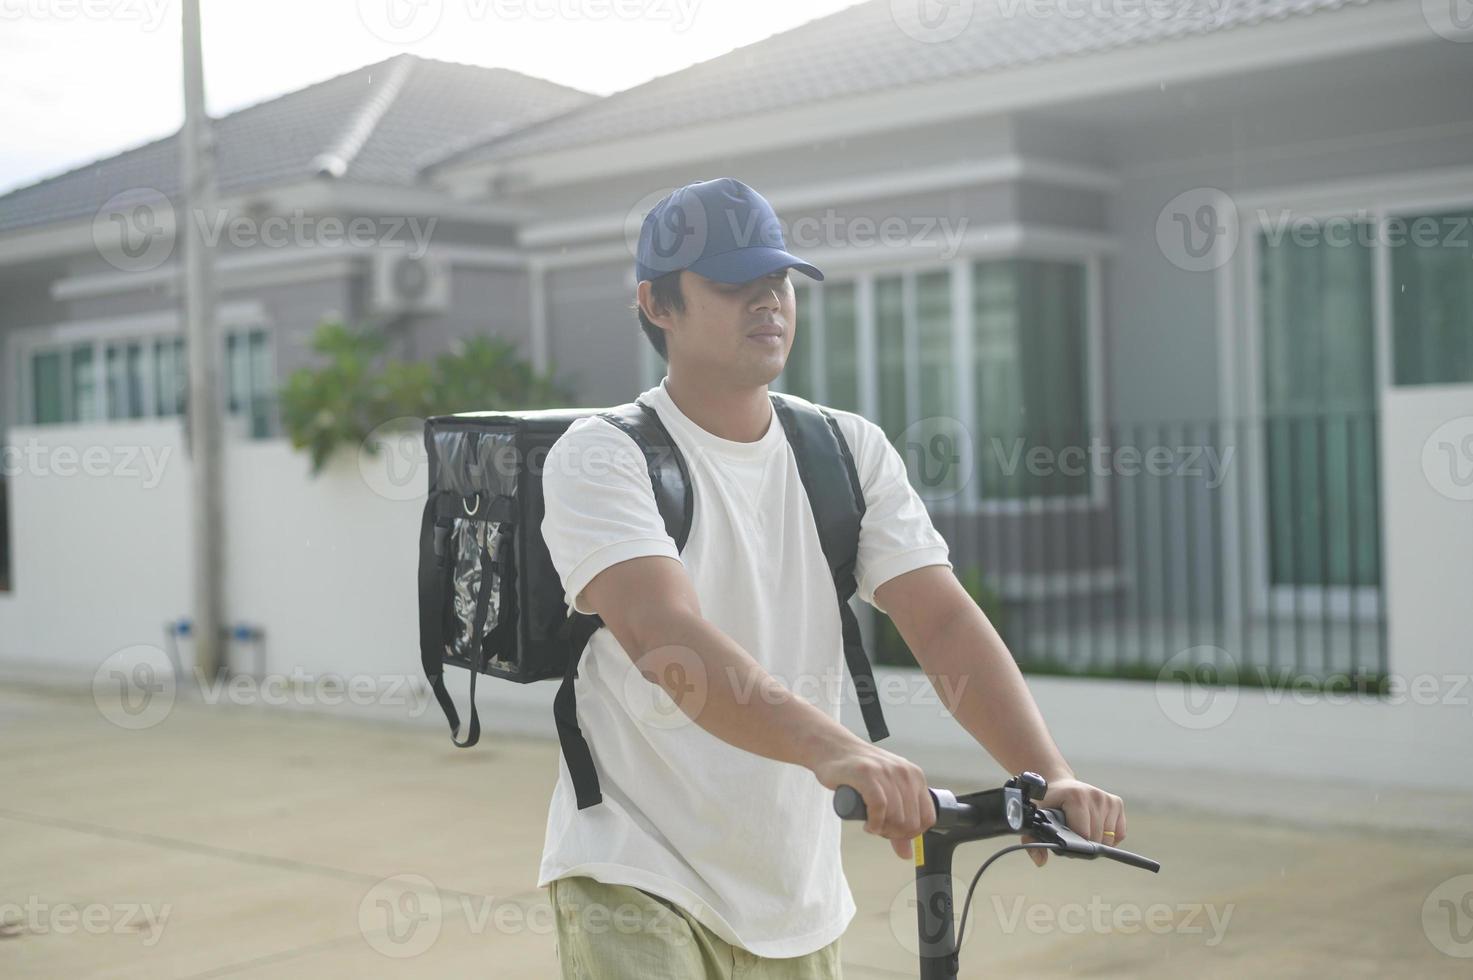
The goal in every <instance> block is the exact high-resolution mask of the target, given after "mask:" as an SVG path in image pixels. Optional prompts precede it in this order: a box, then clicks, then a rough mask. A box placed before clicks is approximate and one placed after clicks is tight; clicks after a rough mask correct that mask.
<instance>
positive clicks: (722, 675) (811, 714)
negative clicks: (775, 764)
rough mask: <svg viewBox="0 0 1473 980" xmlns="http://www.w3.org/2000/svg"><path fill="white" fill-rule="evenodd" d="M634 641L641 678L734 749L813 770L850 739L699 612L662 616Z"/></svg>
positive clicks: (839, 726)
mask: <svg viewBox="0 0 1473 980" xmlns="http://www.w3.org/2000/svg"><path fill="white" fill-rule="evenodd" d="M638 646H639V647H640V648H641V649H639V650H637V651H636V652H635V661H636V666H637V667H638V669H639V670H640V672H641V673H642V674H644V676H645V677H646V679H648V680H650V681H652V682H654V683H658V684H659V685H660V686H661V687H663V688H664V689H665V692H666V693H667V694H669V695H670V697H671V699H672V700H673V701H674V702H675V703H676V705H678V706H679V707H680V709H681V711H683V712H685V714H686V715H688V716H689V717H690V718H691V719H692V720H693V721H694V722H695V723H696V724H698V725H700V726H701V727H702V728H704V729H705V730H706V731H708V732H710V733H711V734H712V735H715V736H716V737H717V738H719V739H721V740H722V741H724V742H728V743H730V744H732V745H735V746H736V747H737V748H739V749H744V750H746V751H748V752H752V753H755V754H757V755H760V756H764V757H766V758H768V759H776V760H777V761H779V762H790V763H793V764H794V765H800V766H804V767H805V768H808V769H812V768H813V767H814V766H815V765H816V764H817V762H818V760H819V759H821V758H823V757H824V756H826V755H829V754H831V753H832V752H833V751H835V749H837V748H838V747H840V746H843V745H845V744H846V743H848V742H852V741H854V740H855V739H856V738H857V736H855V735H854V734H853V733H852V732H850V731H849V730H848V729H847V728H845V727H844V726H843V725H841V724H839V722H837V721H836V720H834V719H833V718H832V717H830V716H829V715H828V714H827V713H825V712H824V711H822V710H820V709H819V708H817V707H815V706H814V705H812V704H809V703H808V702H807V701H804V700H803V699H802V698H800V697H798V696H797V695H795V694H793V693H792V692H791V691H790V690H788V689H787V688H786V687H784V686H783V685H782V684H781V682H779V681H778V680H777V678H775V677H773V676H772V675H771V674H769V673H768V672H767V671H766V670H764V669H763V667H762V665H761V664H759V663H757V661H756V660H754V659H752V656H751V655H750V654H748V653H747V652H746V651H745V650H743V649H742V647H741V645H740V644H738V643H737V642H736V641H735V640H733V639H732V638H731V637H730V636H728V635H726V634H725V633H724V632H722V631H721V630H720V629H718V628H717V627H716V626H714V625H713V624H712V623H711V622H710V621H709V620H707V619H705V618H704V617H702V616H699V615H694V614H687V615H680V616H673V617H670V618H667V619H663V620H662V621H661V623H660V624H659V625H658V626H657V627H654V628H651V629H650V630H649V631H648V634H647V637H646V638H644V639H643V640H642V641H641V642H640V643H639V644H638ZM692 655H694V656H692ZM692 673H694V674H695V676H692Z"/></svg>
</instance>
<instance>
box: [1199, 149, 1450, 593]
mask: <svg viewBox="0 0 1473 980" xmlns="http://www.w3.org/2000/svg"><path fill="white" fill-rule="evenodd" d="M1449 176H1450V179H1449V180H1448V181H1447V182H1446V183H1447V186H1446V187H1444V189H1442V190H1430V189H1429V188H1433V187H1437V186H1438V185H1439V184H1440V183H1441V182H1440V181H1437V180H1434V179H1431V178H1429V176H1428V175H1427V174H1417V173H1409V174H1405V175H1401V176H1398V177H1395V178H1385V179H1376V180H1372V181H1349V182H1344V183H1340V184H1335V185H1331V186H1328V187H1307V186H1298V187H1289V188H1278V189H1270V190H1264V191H1261V192H1256V193H1246V194H1240V195H1236V196H1235V200H1236V203H1237V210H1238V216H1237V217H1238V227H1239V230H1240V234H1239V239H1238V248H1237V250H1236V252H1235V253H1234V254H1233V255H1232V257H1231V258H1230V259H1229V261H1227V262H1225V263H1223V265H1222V266H1221V267H1219V268H1218V269H1217V271H1216V280H1215V289H1216V294H1217V316H1216V320H1217V329H1218V370H1219V391H1220V396H1219V405H1218V407H1219V414H1220V415H1221V416H1222V417H1224V418H1234V419H1236V418H1240V417H1242V415H1243V413H1240V411H1239V406H1245V407H1246V408H1247V413H1246V414H1247V416H1248V417H1250V418H1258V417H1260V416H1261V414H1262V412H1263V411H1264V407H1265V391H1264V382H1265V379H1264V377H1263V367H1262V364H1263V362H1262V357H1263V350H1262V345H1263V329H1264V321H1263V317H1262V313H1261V309H1260V302H1261V296H1260V294H1259V289H1258V279H1257V275H1258V269H1259V266H1260V262H1261V255H1260V252H1259V246H1258V238H1259V235H1260V234H1261V233H1262V232H1264V231H1265V230H1271V227H1272V222H1273V221H1276V220H1279V219H1280V218H1282V216H1283V215H1285V214H1288V215H1292V216H1293V218H1312V219H1316V220H1319V221H1327V220H1330V219H1341V218H1347V219H1351V220H1356V219H1363V220H1365V221H1367V222H1368V223H1371V224H1373V225H1374V226H1375V228H1376V232H1377V234H1376V237H1375V240H1374V241H1373V242H1372V244H1371V247H1370V252H1371V282H1370V297H1371V325H1372V326H1371V329H1372V334H1373V336H1372V350H1373V356H1374V358H1375V364H1374V367H1373V372H1372V391H1371V398H1370V404H1371V411H1372V413H1373V417H1374V418H1375V419H1376V420H1377V422H1376V424H1377V425H1378V427H1379V424H1380V419H1381V418H1382V417H1383V415H1384V410H1385V399H1386V397H1387V395H1388V393H1390V392H1391V391H1392V390H1393V389H1395V388H1411V389H1415V388H1418V387H1424V386H1421V385H1398V384H1397V383H1396V380H1395V370H1394V369H1395V365H1394V363H1393V358H1394V356H1395V350H1394V342H1393V341H1394V338H1393V336H1392V330H1393V323H1392V317H1393V315H1394V311H1393V296H1392V265H1391V260H1392V250H1391V249H1390V248H1387V247H1386V246H1385V245H1384V244H1383V243H1384V241H1385V239H1386V228H1387V222H1388V221H1389V220H1391V219H1393V218H1396V219H1414V218H1417V217H1420V216H1422V215H1425V214H1440V213H1443V212H1449V211H1453V212H1456V211H1462V210H1468V209H1473V171H1463V172H1461V173H1459V174H1452V175H1449ZM1286 233H1287V232H1286ZM1239 323H1241V324H1242V326H1243V329H1242V330H1241V332H1240V331H1239V329H1238V324H1239ZM1263 442H1264V440H1263V439H1262V438H1261V436H1259V435H1258V434H1256V433H1255V434H1253V435H1251V436H1250V437H1249V438H1248V440H1247V445H1245V446H1243V447H1241V450H1243V451H1245V452H1242V453H1241V455H1244V456H1246V465H1247V466H1248V467H1249V473H1250V474H1252V478H1250V479H1248V480H1247V481H1246V483H1247V493H1246V497H1247V499H1246V500H1242V501H1239V500H1238V499H1237V496H1238V493H1239V491H1238V488H1237V481H1229V488H1230V489H1229V493H1230V494H1231V499H1230V500H1229V501H1228V503H1227V505H1226V511H1227V512H1228V513H1241V514H1242V515H1244V516H1243V519H1244V520H1245V521H1246V522H1247V524H1248V527H1247V539H1246V540H1247V541H1249V542H1250V544H1249V546H1248V548H1247V554H1243V553H1241V552H1242V551H1243V548H1242V545H1241V544H1240V543H1239V542H1240V541H1241V540H1242V539H1243V535H1241V534H1239V533H1238V530H1237V528H1236V526H1231V527H1225V528H1224V533H1225V534H1226V535H1227V536H1228V540H1230V541H1232V542H1233V545H1232V547H1230V548H1229V549H1227V552H1226V554H1225V555H1224V559H1225V562H1226V563H1227V566H1228V571H1227V572H1226V573H1225V581H1226V582H1227V590H1228V594H1227V595H1226V596H1225V601H1226V602H1227V603H1228V604H1229V605H1228V608H1235V607H1236V604H1238V603H1239V602H1240V598H1239V596H1238V591H1239V589H1240V588H1241V586H1240V584H1239V583H1240V581H1241V582H1242V583H1243V584H1244V585H1246V586H1247V591H1248V593H1249V595H1248V596H1247V597H1246V598H1247V599H1248V606H1249V608H1250V609H1251V610H1252V611H1253V612H1254V613H1255V614H1257V615H1271V616H1282V615H1289V616H1292V615H1303V616H1320V615H1328V616H1331V617H1334V618H1336V619H1354V620H1359V621H1374V620H1375V619H1376V618H1377V617H1379V616H1380V615H1381V609H1382V606H1383V602H1384V600H1383V596H1382V586H1378V585H1365V586H1358V587H1356V586H1343V585H1332V586H1329V587H1325V586H1317V585H1277V586H1276V585H1273V584H1272V583H1271V581H1270V570H1269V554H1268V545H1267V522H1268V514H1267V507H1268V502H1267V490H1266V488H1265V487H1264V485H1263V481H1262V479H1261V476H1262V475H1263V474H1264V473H1265V472H1266V468H1265V467H1266V460H1265V448H1264V445H1263ZM1376 465H1377V467H1378V471H1379V467H1380V460H1377V461H1376ZM1378 503H1379V505H1380V513H1379V514H1378V515H1377V520H1378V522H1379V524H1380V527H1381V532H1382V534H1383V535H1384V533H1385V527H1386V511H1385V499H1384V496H1383V497H1381V498H1380V499H1379V501H1378ZM1235 523H1236V518H1234V524H1235ZM1385 554H1386V552H1385V547H1384V542H1383V543H1382V546H1381V560H1382V562H1383V563H1384V561H1385ZM1244 563H1246V565H1247V568H1246V569H1244V568H1243V565H1244ZM1245 571H1246V576H1245V575H1244V572H1245ZM1381 572H1382V578H1383V582H1384V576H1385V567H1384V564H1383V566H1382V570H1381Z"/></svg>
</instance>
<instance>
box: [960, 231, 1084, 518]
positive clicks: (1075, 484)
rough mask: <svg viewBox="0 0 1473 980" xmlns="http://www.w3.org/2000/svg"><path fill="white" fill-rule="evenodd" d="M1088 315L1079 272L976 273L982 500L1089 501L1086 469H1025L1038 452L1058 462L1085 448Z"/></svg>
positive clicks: (975, 430)
mask: <svg viewBox="0 0 1473 980" xmlns="http://www.w3.org/2000/svg"><path fill="white" fill-rule="evenodd" d="M1085 313H1086V308H1085V282H1084V267H1083V266H1082V265H1079V264H1078V263H1073V262H1053V261H1042V260H1037V259H1004V260H1000V261H987V262H977V263H974V264H973V266H972V371H971V374H972V386H973V391H974V396H973V397H974V399H975V400H974V405H975V412H976V423H975V425H973V426H972V434H973V438H974V439H975V440H976V442H977V445H978V453H977V466H978V474H977V477H978V479H979V481H980V492H981V495H982V497H983V498H984V499H1002V500H1009V499H1018V498H1025V497H1056V496H1073V495H1080V494H1084V493H1087V492H1088V490H1089V473H1088V468H1087V467H1084V468H1079V467H1063V466H1053V467H1044V468H1039V469H1037V470H1036V471H1034V470H1032V469H1030V468H1029V467H1028V465H1027V464H1026V460H1027V458H1028V452H1029V451H1030V450H1031V449H1033V448H1035V447H1038V446H1043V447H1047V448H1049V449H1051V450H1053V451H1054V453H1053V458H1054V459H1058V458H1059V456H1058V454H1059V452H1060V451H1061V450H1062V449H1064V448H1065V447H1069V446H1084V445H1086V444H1087V441H1088V433H1089V420H1088V415H1087V412H1086V406H1087V404H1088V401H1087V399H1088V395H1089V392H1088V384H1087V381H1086V349H1085ZM1081 469H1082V470H1083V471H1082V472H1081Z"/></svg>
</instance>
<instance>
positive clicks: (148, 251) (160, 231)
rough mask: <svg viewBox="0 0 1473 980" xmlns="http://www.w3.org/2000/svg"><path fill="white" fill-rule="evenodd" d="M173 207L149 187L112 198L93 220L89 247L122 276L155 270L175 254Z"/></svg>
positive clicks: (127, 191) (126, 191)
mask: <svg viewBox="0 0 1473 980" xmlns="http://www.w3.org/2000/svg"><path fill="white" fill-rule="evenodd" d="M174 227H175V220H174V205H173V204H171V203H169V199H168V198H167V197H165V196H164V195H163V194H162V193H160V192H159V191H157V190H154V189H153V188H152V187H134V188H130V189H128V190H125V191H120V192H119V193H117V194H114V195H113V196H112V197H110V198H108V199H107V200H106V201H105V202H103V205H102V207H100V208H98V209H97V213H96V214H94V215H93V216H92V244H93V245H94V246H95V247H96V248H97V254H99V255H101V256H102V258H103V261H105V262H107V264H108V265H110V266H112V267H113V268H115V269H118V270H120V271H122V272H147V271H149V270H150V269H157V268H158V267H159V266H161V265H163V264H164V263H165V262H167V261H168V260H169V256H170V255H172V254H173V253H174Z"/></svg>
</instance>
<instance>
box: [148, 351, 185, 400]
mask: <svg viewBox="0 0 1473 980" xmlns="http://www.w3.org/2000/svg"><path fill="white" fill-rule="evenodd" d="M153 351H154V371H153V376H154V388H155V391H156V395H155V397H156V399H157V404H158V413H159V415H162V416H171V415H181V414H183V412H184V341H183V340H182V339H175V338H166V339H164V340H157V341H154V345H153Z"/></svg>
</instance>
